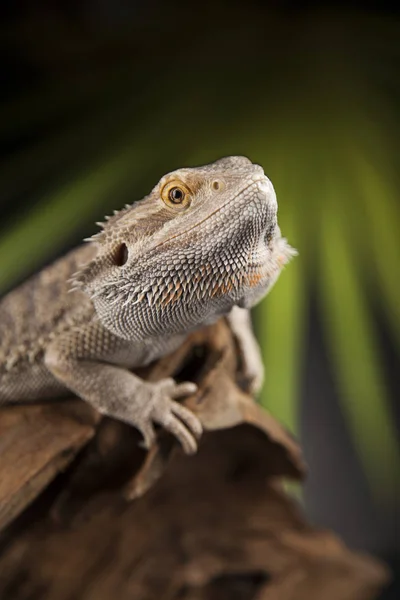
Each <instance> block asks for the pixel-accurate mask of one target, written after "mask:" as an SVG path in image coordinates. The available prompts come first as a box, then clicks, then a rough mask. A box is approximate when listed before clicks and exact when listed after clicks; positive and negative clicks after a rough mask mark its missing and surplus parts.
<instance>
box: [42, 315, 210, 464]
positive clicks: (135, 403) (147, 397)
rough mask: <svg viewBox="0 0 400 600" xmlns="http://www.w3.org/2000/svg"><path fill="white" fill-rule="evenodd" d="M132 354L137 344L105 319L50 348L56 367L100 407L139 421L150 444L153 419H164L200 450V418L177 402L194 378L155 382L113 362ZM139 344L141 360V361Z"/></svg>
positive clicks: (187, 446)
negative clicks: (112, 328) (116, 332)
mask: <svg viewBox="0 0 400 600" xmlns="http://www.w3.org/2000/svg"><path fill="white" fill-rule="evenodd" d="M127 354H130V355H131V357H132V346H131V345H129V343H128V342H125V341H124V340H121V339H120V338H117V337H116V336H114V335H113V334H112V333H110V332H108V331H107V330H105V329H104V328H103V327H102V326H101V324H100V323H92V324H90V325H87V326H85V327H83V328H76V329H73V330H71V331H70V332H68V333H66V334H63V335H61V336H60V337H59V338H57V339H55V340H54V341H53V342H52V344H51V345H50V346H49V348H48V349H47V351H46V354H45V364H46V366H47V368H48V369H49V370H50V371H51V373H52V374H53V375H54V376H55V377H56V378H57V379H58V380H59V381H61V382H62V383H63V384H64V385H65V386H67V387H68V388H69V389H70V390H72V391H73V392H75V393H76V394H77V395H78V396H80V397H81V398H82V399H83V400H86V401H87V402H89V403H90V404H91V405H92V406H93V407H94V408H96V409H97V410H98V411H99V412H100V413H102V414H104V415H107V416H110V417H114V418H116V419H119V420H121V421H125V422H126V423H129V424H131V425H134V426H135V427H137V428H138V429H139V430H140V432H141V433H142V435H143V438H144V444H145V446H146V447H149V446H150V445H151V443H152V442H153V440H154V437H155V432H154V427H153V423H158V424H160V425H162V426H163V427H164V428H165V429H167V430H168V431H170V432H171V433H172V434H173V435H175V436H176V437H177V438H178V440H179V441H180V442H181V444H182V446H183V449H184V451H185V452H186V453H188V454H192V453H194V452H196V450H197V438H198V437H199V436H200V435H201V432H202V427H201V424H200V421H199V420H198V418H197V417H196V416H195V415H194V414H193V413H192V412H191V411H190V410H188V409H187V408H185V407H184V406H182V405H181V404H179V403H178V402H176V400H177V399H178V398H182V397H184V396H187V395H189V394H192V393H194V392H195V391H196V389H197V387H196V385H195V384H194V383H190V382H186V383H181V384H177V383H176V382H175V381H174V380H173V379H163V380H161V381H158V382H155V383H150V382H146V381H143V380H142V379H140V378H139V377H137V376H136V375H134V374H133V373H131V372H130V371H128V370H127V369H126V368H123V367H121V366H118V364H111V362H116V361H117V357H118V356H120V357H121V356H124V355H125V358H126V355H127ZM139 355H140V350H138V361H140V356H139Z"/></svg>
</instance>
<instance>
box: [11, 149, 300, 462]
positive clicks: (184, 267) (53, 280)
mask: <svg viewBox="0 0 400 600" xmlns="http://www.w3.org/2000/svg"><path fill="white" fill-rule="evenodd" d="M293 254H294V251H293V250H292V249H291V248H290V246H289V245H288V244H287V243H286V240H285V239H284V238H282V237H281V234H280V230H279V227H278V224H277V202H276V196H275V192H274V189H273V187H272V184H271V182H270V181H269V179H268V178H267V177H266V176H265V175H264V172H263V170H262V168H261V167H260V166H258V165H254V164H252V163H251V161H250V160H249V159H247V158H245V157H228V158H224V159H221V160H219V161H217V162H215V163H212V164H210V165H206V166H203V167H196V168H191V169H189V168H184V169H179V170H177V171H174V172H172V173H169V174H168V175H166V176H165V177H163V178H162V179H161V180H160V182H159V183H158V184H157V185H156V187H155V188H154V189H153V190H152V192H151V193H150V194H149V195H148V196H146V197H145V198H144V199H143V200H141V201H140V202H137V203H135V204H133V205H132V206H127V207H126V208H125V209H123V210H122V211H120V212H118V213H116V214H115V215H114V216H112V217H111V218H109V219H108V220H107V221H106V222H105V223H104V224H103V225H102V230H101V232H100V233H98V234H96V235H95V236H93V238H91V239H90V244H85V245H84V246H81V247H79V248H77V249H76V250H74V251H72V252H71V253H69V254H67V255H66V256H65V257H64V258H61V259H60V260H59V261H57V262H56V263H54V264H53V265H51V266H50V267H48V268H46V269H44V270H43V271H41V272H40V273H39V274H38V275H36V276H34V277H33V278H31V279H30V280H28V281H27V282H26V283H25V284H23V285H22V286H20V287H19V288H17V289H16V290H14V291H12V292H11V293H10V294H8V295H7V296H6V297H5V298H4V299H3V300H2V302H1V303H0V404H1V403H10V402H26V401H34V400H41V399H43V398H57V397H60V396H63V395H66V394H68V393H69V392H70V391H72V392H74V393H76V394H77V395H78V396H80V397H81V398H82V399H84V400H86V401H87V402H89V403H90V404H91V405H93V406H94V407H95V408H96V409H97V410H99V411H100V412H101V413H103V414H106V415H109V416H112V417H115V418H117V419H120V420H122V421H126V422H128V423H130V424H132V425H134V426H135V427H137V428H138V429H139V430H140V431H141V433H142V435H143V437H144V443H145V445H147V446H149V445H150V443H151V442H152V440H153V438H154V428H153V423H159V424H161V425H162V426H164V427H165V428H166V429H167V430H169V431H170V432H171V433H173V434H174V435H175V436H176V437H177V438H178V439H179V440H180V442H181V443H182V446H183V448H184V450H185V451H186V452H188V453H191V452H195V450H196V448H197V438H198V437H199V436H200V434H201V425H200V422H199V420H198V419H197V417H196V416H195V415H194V414H193V413H192V412H191V411H189V410H188V409H187V408H185V407H184V406H182V405H181V404H180V403H179V402H177V401H176V400H177V399H179V398H182V397H184V396H186V395H188V394H191V393H193V392H194V391H195V390H196V386H195V384H193V383H191V382H186V383H181V384H176V383H175V381H174V380H172V379H166V380H162V381H159V382H157V383H149V382H145V381H143V380H141V379H140V378H139V377H137V376H136V375H134V374H133V373H131V372H130V371H129V369H131V368H134V367H139V366H144V365H146V364H148V363H150V362H151V361H153V360H155V359H157V358H159V357H160V356H163V355H165V354H167V353H169V352H171V351H172V350H174V349H175V348H176V347H177V346H178V345H179V344H181V343H182V341H183V340H184V339H185V337H186V336H187V335H188V334H189V333H190V332H192V331H193V330H195V329H197V328H199V327H201V326H202V325H205V324H209V323H212V322H214V321H216V320H217V319H218V318H219V317H221V316H222V315H228V318H229V319H230V322H231V325H232V329H233V331H234V333H235V335H236V336H237V337H238V340H239V343H240V344H241V345H242V347H243V349H244V355H245V357H247V365H245V367H246V369H247V374H248V376H249V378H250V379H251V381H252V384H253V389H254V391H257V389H259V387H260V385H261V383H262V374H263V368H262V362H261V357H260V352H259V349H258V345H257V343H256V341H255V339H254V336H253V334H252V331H251V325H250V321H249V316H248V309H249V308H251V307H252V306H253V305H254V304H255V303H256V302H258V301H259V300H260V299H261V298H262V297H263V296H264V295H265V294H266V293H267V292H268V291H269V289H270V288H271V286H272V285H273V284H274V282H275V281H276V279H277V277H278V275H279V273H280V271H281V269H282V267H283V265H284V264H285V263H286V262H287V261H288V260H289V259H290V257H291V256H292V255H293Z"/></svg>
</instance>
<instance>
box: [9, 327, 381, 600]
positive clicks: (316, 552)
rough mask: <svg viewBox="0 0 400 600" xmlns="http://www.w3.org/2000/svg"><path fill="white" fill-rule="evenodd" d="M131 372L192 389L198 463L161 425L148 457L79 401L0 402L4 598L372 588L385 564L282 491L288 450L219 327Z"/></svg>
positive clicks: (299, 462) (121, 428) (209, 595)
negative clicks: (352, 546) (200, 429)
mask: <svg viewBox="0 0 400 600" xmlns="http://www.w3.org/2000/svg"><path fill="white" fill-rule="evenodd" d="M141 374H142V375H144V376H145V377H147V378H148V379H153V380H155V379H158V378H160V377H165V376H170V375H173V376H175V377H177V378H178V379H181V380H186V379H189V380H193V381H196V383H198V385H199V392H198V393H197V394H196V395H195V396H194V397H192V398H190V399H188V400H187V401H186V404H187V406H190V407H191V408H192V409H193V410H195V411H196V413H197V414H198V415H199V417H200V419H201V420H202V422H203V425H204V427H205V430H206V431H205V434H204V438H203V439H202V441H201V443H200V448H199V452H198V453H197V454H196V455H195V456H193V457H188V456H184V455H183V453H182V451H181V450H180V448H179V447H178V446H177V444H176V442H175V440H174V439H173V438H172V437H171V436H170V435H168V434H166V433H165V432H163V431H160V432H159V435H158V439H157V444H156V445H155V446H154V447H153V448H152V449H151V450H150V451H149V452H148V453H146V452H145V451H144V450H143V449H141V448H140V447H139V445H138V442H139V441H140V436H139V434H138V433H137V432H136V431H135V430H134V429H133V428H131V427H128V426H126V425H123V424H121V423H118V422H116V421H112V420H110V419H100V418H99V416H98V415H97V414H96V413H95V412H94V411H93V410H92V409H90V408H89V407H88V406H87V405H86V404H85V403H83V402H80V401H78V400H71V401H66V402H60V403H54V404H47V405H44V404H43V405H37V406H24V407H13V408H7V409H3V410H1V411H0V524H1V526H3V527H4V529H3V532H2V534H1V537H0V599H1V600H28V599H29V600H33V599H35V598H37V599H40V600H67V599H68V600H69V599H74V600H76V599H82V600H109V599H112V600H114V598H116V597H117V598H118V599H119V600H125V599H128V598H129V599H132V598H133V599H135V600H136V599H137V600H147V599H148V600H151V599H153V598H154V599H164V598H165V599H168V600H169V599H176V600H178V599H180V600H182V599H185V600H195V599H196V600H200V599H207V600H213V599H214V598H215V599H217V598H218V600H220V599H222V600H223V599H224V598H229V599H234V600H235V599H243V600H244V599H250V598H256V599H257V600H274V599H279V600H289V599H290V600H291V599H293V600H302V599H307V600H313V599H317V598H318V599H321V598H323V599H324V600H331V599H332V600H358V599H359V600H368V599H369V598H371V599H372V598H374V597H376V594H377V592H378V590H379V589H380V587H381V586H382V585H383V584H384V582H385V580H386V579H387V576H388V575H387V571H386V568H385V567H384V566H383V565H381V564H380V563H379V562H377V561H375V560H374V559H372V558H369V557H366V556H361V555H359V554H355V553H353V552H351V551H350V550H348V549H347V548H346V547H345V546H344V545H343V544H342V543H341V542H340V541H339V540H338V539H337V538H336V537H335V536H334V535H333V534H332V533H329V532H321V531H316V530H315V529H314V528H312V527H311V526H310V525H309V524H307V523H306V522H305V520H304V517H303V516H302V514H301V511H300V509H299V507H298V506H297V504H296V502H295V501H294V500H293V499H291V498H290V497H289V496H288V495H287V494H286V493H285V491H284V487H283V485H282V482H283V480H284V479H286V478H292V479H297V480H300V479H301V478H302V477H303V475H304V463H303V459H302V456H301V452H300V449H299V447H298V445H297V444H296V442H295V441H294V440H293V439H292V437H291V436H290V435H289V434H288V433H287V432H286V431H285V430H284V429H283V428H282V427H281V426H280V425H279V423H278V422H277V421H275V420H274V419H273V418H272V417H271V416H270V415H269V414H268V413H267V412H266V411H264V410H263V409H261V408H260V407H259V406H258V405H257V404H256V403H255V402H254V401H253V400H252V398H251V397H250V396H249V395H248V394H247V393H246V382H245V381H244V379H243V374H242V372H241V357H240V356H238V353H237V348H236V346H235V342H234V340H233V337H232V335H231V332H230V330H229V328H228V326H227V325H226V323H225V321H221V322H219V323H217V324H216V325H215V326H213V327H209V328H207V329H205V330H203V331H201V332H198V333H196V334H195V335H193V336H192V337H191V338H190V340H188V342H187V343H186V344H185V345H184V346H183V347H182V348H180V349H179V350H178V351H177V352H175V353H174V354H173V355H171V356H169V357H166V358H164V359H162V360H161V361H159V362H158V363H156V364H155V365H152V366H151V367H150V368H148V369H147V370H146V371H142V373H141ZM18 513H20V514H19V516H17V515H18ZM6 525H7V526H6Z"/></svg>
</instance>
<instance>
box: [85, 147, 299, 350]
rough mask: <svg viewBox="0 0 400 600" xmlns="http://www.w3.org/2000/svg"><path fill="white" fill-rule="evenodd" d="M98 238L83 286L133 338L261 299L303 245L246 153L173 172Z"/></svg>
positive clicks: (107, 321)
mask: <svg viewBox="0 0 400 600" xmlns="http://www.w3.org/2000/svg"><path fill="white" fill-rule="evenodd" d="M91 241H92V242H93V243H95V244H96V246H97V255H96V257H95V258H94V259H93V260H92V261H91V262H89V263H88V264H87V265H86V266H85V267H84V268H83V269H82V270H81V271H80V272H79V273H77V274H76V276H75V285H77V286H79V287H80V288H81V289H83V290H84V291H85V292H86V293H87V294H89V295H90V296H91V298H92V299H93V302H94V305H95V308H96V311H97V313H98V316H99V317H100V319H101V321H102V322H103V324H104V326H105V327H107V328H108V329H110V330H111V331H113V332H114V333H116V334H117V335H119V336H121V337H123V338H127V339H143V336H147V337H150V338H151V337H152V336H158V335H160V334H175V333H180V332H183V331H188V330H190V329H193V328H195V327H197V326H199V325H201V324H203V323H205V322H210V321H212V320H215V318H217V317H218V316H219V315H220V314H224V313H226V312H228V311H229V310H230V309H231V308H232V306H233V305H234V304H239V305H242V306H251V305H252V304H254V303H255V302H257V301H258V300H259V299H260V298H261V297H262V296H263V295H264V294H265V293H266V291H267V290H268V289H269V288H270V287H271V285H272V284H273V283H274V282H275V280H276V278H277V276H278V274H279V272H280V270H281V269H282V266H283V265H284V264H285V262H287V260H288V259H289V258H290V256H291V255H293V254H294V251H293V250H292V249H291V248H290V246H288V244H287V243H286V241H285V240H284V239H283V238H282V237H281V235H280V230H279V227H278V225H277V202H276V196H275V192H274V189H273V186H272V184H271V182H270V181H269V179H268V178H267V177H266V176H265V175H264V171H263V169H262V168H261V167H260V166H259V165H255V164H253V163H252V162H251V161H250V160H249V159H248V158H245V157H242V156H232V157H227V158H222V159H220V160H218V161H216V162H214V163H212V164H210V165H205V166H202V167H195V168H183V169H178V170H176V171H173V172H171V173H169V174H167V175H165V176H164V177H162V178H161V180H160V181H159V183H158V184H157V185H156V186H155V188H154V189H153V190H152V191H151V192H150V194H149V195H148V196H146V197H145V198H144V199H143V200H141V201H139V202H136V203H135V204H133V205H132V206H127V207H125V208H124V209H123V210H121V211H120V212H118V213H115V214H114V216H112V217H110V218H109V219H107V220H106V222H105V223H104V224H103V225H102V231H100V233H98V234H96V235H95V236H93V238H91Z"/></svg>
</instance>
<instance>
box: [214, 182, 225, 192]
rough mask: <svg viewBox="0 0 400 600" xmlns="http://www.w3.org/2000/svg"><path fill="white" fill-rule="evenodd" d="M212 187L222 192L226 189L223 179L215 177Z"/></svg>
mask: <svg viewBox="0 0 400 600" xmlns="http://www.w3.org/2000/svg"><path fill="white" fill-rule="evenodd" d="M211 187H212V189H213V190H215V191H216V192H220V191H221V190H223V189H224V182H223V181H221V180H220V179H215V180H214V181H213V182H212V184H211Z"/></svg>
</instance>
